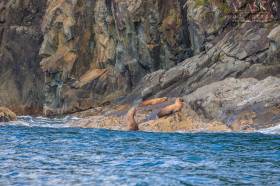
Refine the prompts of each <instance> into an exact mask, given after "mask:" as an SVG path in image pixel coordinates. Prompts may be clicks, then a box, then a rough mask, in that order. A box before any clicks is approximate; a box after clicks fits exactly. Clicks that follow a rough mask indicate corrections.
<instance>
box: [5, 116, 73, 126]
mask: <svg viewBox="0 0 280 186" xmlns="http://www.w3.org/2000/svg"><path fill="white" fill-rule="evenodd" d="M78 119H79V118H78V117H74V116H65V117H63V118H47V117H42V116H39V117H32V116H18V117H17V121H13V122H7V123H3V124H1V125H5V126H24V127H47V128H68V127H69V126H68V125H67V123H68V122H69V121H71V120H78Z"/></svg>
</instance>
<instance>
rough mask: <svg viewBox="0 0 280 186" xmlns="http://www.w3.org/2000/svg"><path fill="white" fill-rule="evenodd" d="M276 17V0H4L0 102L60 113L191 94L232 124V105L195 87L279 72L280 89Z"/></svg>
mask: <svg viewBox="0 0 280 186" xmlns="http://www.w3.org/2000/svg"><path fill="white" fill-rule="evenodd" d="M279 19H280V3H279V2H278V1H277V0H250V1H245V0H227V1H225V0H187V1H186V0H175V1H174V0H96V1H82V0H75V1H68V0H48V1H46V0H24V1H22V0H4V1H1V3H0V51H1V53H0V63H1V68H0V73H1V74H0V76H1V82H0V105H3V106H8V107H9V108H11V109H13V110H14V111H16V112H17V113H19V114H28V113H29V114H36V113H40V112H42V111H43V113H44V114H45V115H56V114H66V113H74V112H77V111H83V110H87V109H90V108H94V107H97V106H100V105H107V104H112V103H117V104H121V103H132V102H134V101H137V100H143V99H147V98H152V97H163V96H167V97H188V98H186V102H187V103H188V104H189V105H190V106H191V107H192V109H193V110H194V112H197V113H198V115H200V116H202V117H204V118H207V119H217V120H219V121H222V122H225V121H226V120H227V119H225V118H228V117H229V116H230V115H231V114H232V113H233V110H234V109H231V110H232V111H231V112H230V113H231V114H225V115H227V116H228V117H220V115H215V114H212V113H209V112H211V109H206V107H207V106H206V104H204V102H206V101H205V99H206V100H208V101H209V99H210V98H204V96H203V95H201V93H196V91H198V92H199V91H201V90H204V89H203V87H204V86H210V87H208V88H207V89H209V90H213V89H211V86H212V85H211V83H217V82H218V85H221V86H224V83H223V82H224V81H223V80H226V79H228V78H234V79H236V81H235V80H229V81H227V80H226V81H225V82H229V83H233V84H234V83H236V84H237V85H230V86H232V87H239V85H238V84H242V85H243V84H244V83H245V84H246V83H247V82H248V81H249V80H248V78H254V81H253V80H250V81H249V82H252V84H258V83H257V82H255V81H262V80H265V79H267V78H268V77H269V76H274V78H276V79H273V85H274V84H276V85H277V82H279V79H278V77H279V74H280V73H279V72H280V63H279V57H280V56H279V53H280V39H279V37H280V36H279V29H280V28H279V23H280V22H279ZM243 81H244V82H243ZM267 81H272V80H271V79H270V80H267ZM219 82H221V83H220V84H219ZM260 84H261V85H265V84H262V83H260ZM279 84H280V82H279ZM213 86H214V87H217V84H213ZM201 88H202V89H201ZM263 88H265V87H263ZM217 89H219V88H217ZM234 89H235V88H234ZM215 90H216V89H215ZM219 90H220V89H219ZM223 90H224V89H223ZM240 90H242V89H240ZM251 90H252V91H253V90H254V88H252V89H251ZM258 90H261V88H260V89H258ZM206 91H207V90H206ZM225 91H226V90H225ZM232 91H233V90H232ZM242 91H243V90H242ZM242 91H241V92H238V91H235V92H234V94H235V96H237V97H238V96H239V95H240V96H241V95H243V94H242ZM214 92H216V91H214ZM192 94H194V95H192ZM197 94H199V95H201V96H195V95H197ZM248 95H251V93H248ZM209 97H211V99H212V98H213V99H214V97H213V96H209ZM276 97H277V96H276ZM274 98H275V97H274ZM215 99H218V98H215ZM219 99H220V98H219ZM274 100H277V101H275V104H276V105H273V106H271V107H269V108H267V109H268V110H269V109H271V108H272V107H273V108H274V107H276V108H277V104H279V103H280V102H279V100H278V98H275V99H274ZM243 101H244V100H243ZM199 103H200V104H199ZM223 103H224V102H223V101H222V102H221V103H219V104H223ZM265 104H266V102H263V105H265ZM253 105H254V103H252V104H250V105H249V106H248V105H247V106H248V107H246V109H247V110H250V109H248V108H249V107H250V106H252V108H253V107H254V108H255V106H253ZM215 109H223V107H222V106H221V107H217V108H215ZM215 109H214V110H215ZM243 109H245V108H243ZM201 110H204V111H203V112H202V111H201ZM205 110H206V111H205ZM241 110H242V109H239V111H238V112H241ZM264 110H266V109H265V108H264ZM267 113H268V112H267ZM269 113H270V112H269Z"/></svg>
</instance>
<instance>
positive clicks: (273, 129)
mask: <svg viewBox="0 0 280 186" xmlns="http://www.w3.org/2000/svg"><path fill="white" fill-rule="evenodd" d="M258 132H260V133H263V134H280V124H279V125H277V126H274V127H270V128H266V129H261V130H259V131H258Z"/></svg>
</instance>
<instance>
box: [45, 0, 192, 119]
mask: <svg viewBox="0 0 280 186" xmlns="http://www.w3.org/2000/svg"><path fill="white" fill-rule="evenodd" d="M186 25H187V22H186V16H185V9H184V8H183V1H173V0H167V1H162V0H152V1H151V0H149V1H148V0H133V1H126V0H106V1H105V0H97V1H67V0H59V1H57V0H51V1H49V3H48V7H47V10H46V14H45V17H44V21H43V31H44V41H43V43H42V46H41V49H40V54H41V55H42V56H43V57H44V58H43V60H42V61H41V67H42V69H43V71H44V73H45V80H46V81H45V85H46V91H45V95H46V102H45V113H46V114H47V115H49V114H57V113H69V112H70V113H71V112H75V111H78V110H85V109H88V108H91V107H93V106H94V105H98V104H100V103H106V102H108V101H111V100H113V99H116V98H118V97H121V96H124V95H125V94H126V93H127V92H129V91H131V89H132V88H133V87H134V86H136V85H137V83H138V82H139V81H140V80H141V78H142V77H143V76H144V75H146V74H148V73H150V72H153V71H155V70H158V69H160V68H165V69H168V68H170V67H173V66H175V65H176V64H177V63H179V62H181V61H182V60H183V59H185V58H187V57H188V56H189V55H190V42H189V40H188V39H189V38H188V30H187V27H186Z"/></svg>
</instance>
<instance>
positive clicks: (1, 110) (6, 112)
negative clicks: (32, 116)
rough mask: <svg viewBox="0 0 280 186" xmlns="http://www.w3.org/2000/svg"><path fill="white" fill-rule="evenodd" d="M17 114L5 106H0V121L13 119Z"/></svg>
mask: <svg viewBox="0 0 280 186" xmlns="http://www.w3.org/2000/svg"><path fill="white" fill-rule="evenodd" d="M16 119H17V115H16V114H15V113H13V112H12V111H11V110H10V109H8V108H6V107H0V122H9V121H15V120H16Z"/></svg>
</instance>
